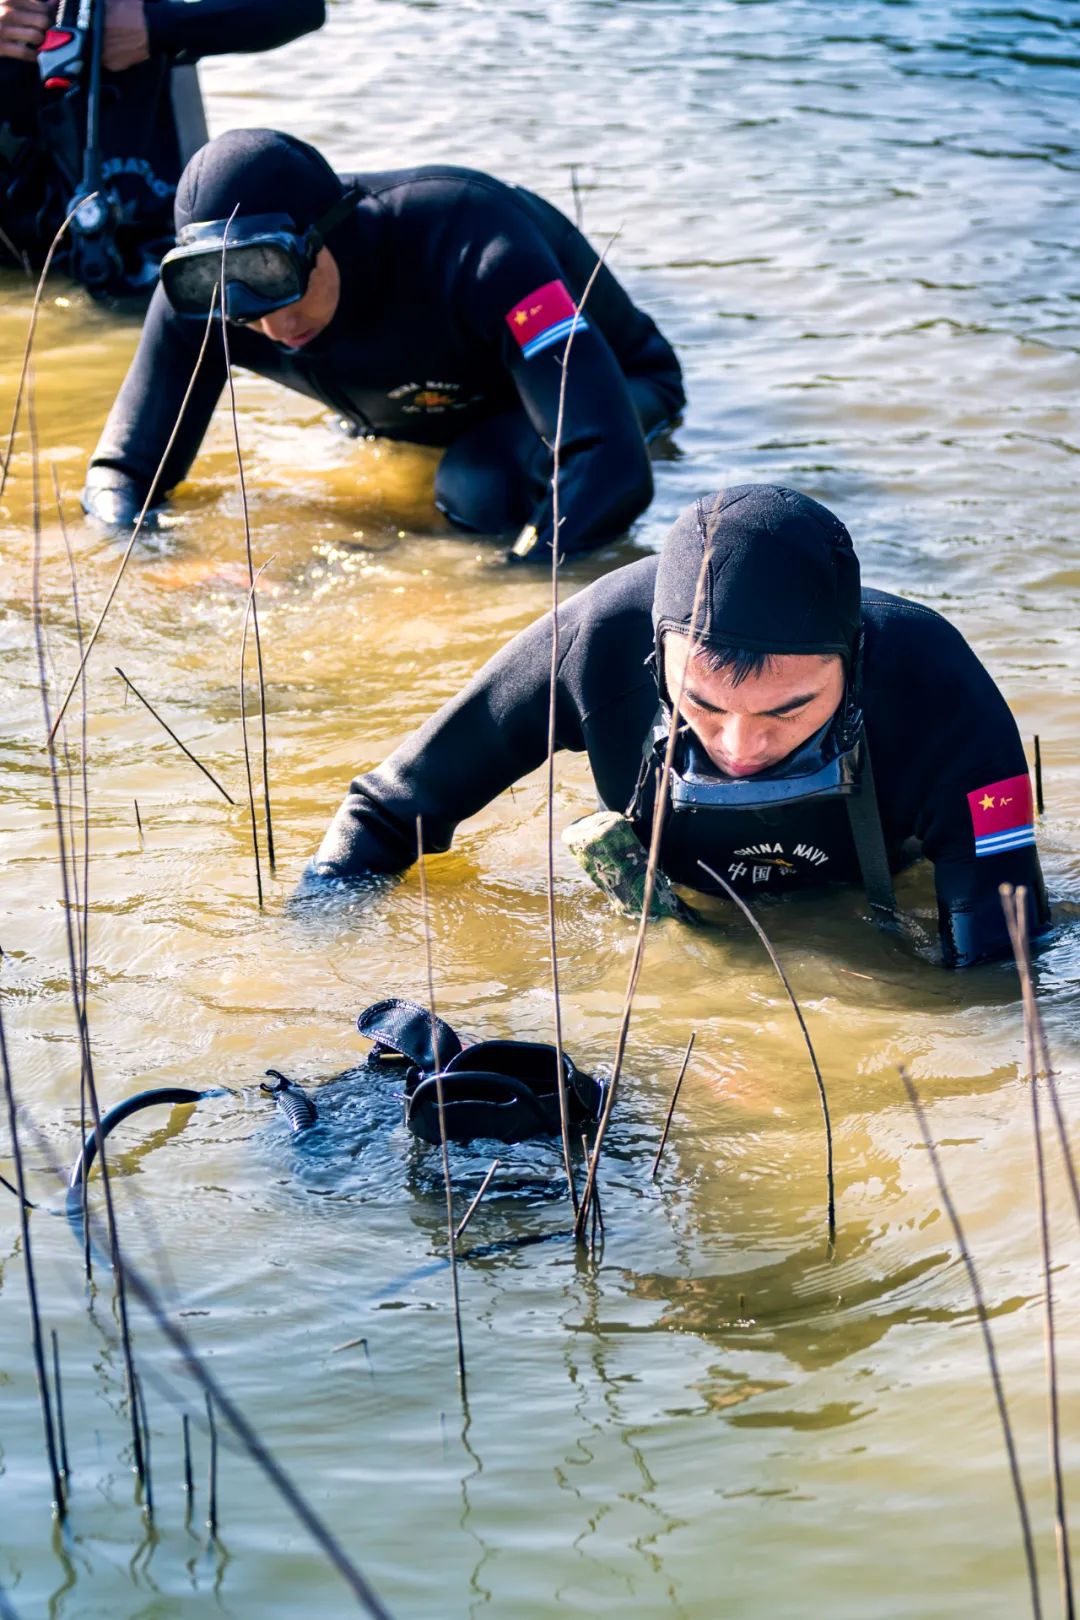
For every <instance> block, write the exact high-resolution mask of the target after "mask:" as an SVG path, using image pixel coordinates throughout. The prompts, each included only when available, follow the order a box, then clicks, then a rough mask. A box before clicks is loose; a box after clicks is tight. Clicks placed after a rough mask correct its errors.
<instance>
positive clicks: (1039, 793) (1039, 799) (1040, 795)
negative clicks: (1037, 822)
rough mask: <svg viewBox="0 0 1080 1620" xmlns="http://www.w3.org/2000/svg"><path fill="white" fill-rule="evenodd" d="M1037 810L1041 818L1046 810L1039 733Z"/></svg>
mask: <svg viewBox="0 0 1080 1620" xmlns="http://www.w3.org/2000/svg"><path fill="white" fill-rule="evenodd" d="M1035 808H1036V810H1037V811H1038V812H1039V814H1040V816H1041V815H1042V813H1043V811H1044V810H1045V809H1046V804H1045V802H1044V800H1043V774H1042V745H1041V744H1040V742H1039V733H1038V732H1036V733H1035Z"/></svg>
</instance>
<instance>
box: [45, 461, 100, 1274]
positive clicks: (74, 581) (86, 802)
mask: <svg viewBox="0 0 1080 1620" xmlns="http://www.w3.org/2000/svg"><path fill="white" fill-rule="evenodd" d="M49 471H50V473H51V474H52V485H53V497H54V499H55V501H56V516H57V519H58V521H59V524H60V533H61V536H62V537H63V541H64V551H65V552H66V554H67V561H68V572H69V574H70V575H71V605H72V611H73V613H74V616H75V638H76V642H77V645H78V648H79V659H80V662H81V660H82V653H83V631H82V613H81V611H80V608H79V578H78V573H77V571H76V568H75V554H74V552H73V551H72V549H71V539H70V536H69V535H68V530H67V524H66V523H65V521H64V503H63V501H62V500H61V497H60V481H59V479H58V478H57V475H56V465H55V463H50V466H49ZM79 727H80V746H81V758H80V774H81V777H82V812H83V827H82V837H83V848H82V855H83V873H82V906H81V914H82V920H81V926H80V928H79V930H78V933H79V941H78V944H79V968H80V1001H81V1003H82V1010H83V1016H84V1017H85V1016H86V994H87V980H88V978H89V973H90V781H89V776H88V750H87V704H86V672H85V670H84V671H83V673H82V675H81V677H80V680H79ZM64 735H65V753H66V747H67V745H66V728H65V732H64ZM69 781H70V778H69ZM68 821H69V825H70V828H71V833H70V836H71V872H72V887H73V889H74V891H75V905H76V911H78V910H79V880H78V863H77V861H76V858H75V826H74V817H73V815H72V812H71V804H70V793H69V803H68ZM86 1119H87V1097H86V1068H85V1065H80V1069H79V1141H80V1143H82V1142H85V1141H86ZM86 1199H87V1186H86V1179H85V1177H84V1178H83V1187H82V1204H83V1270H84V1272H85V1274H86V1278H87V1281H89V1279H90V1276H91V1267H92V1262H91V1257H90V1234H89V1231H88V1229H87V1226H86Z"/></svg>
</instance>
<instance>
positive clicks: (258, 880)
mask: <svg viewBox="0 0 1080 1620" xmlns="http://www.w3.org/2000/svg"><path fill="white" fill-rule="evenodd" d="M272 561H273V559H272V558H271V557H268V558H267V559H266V562H264V563H263V565H262V568H260V569H259V572H258V573H257V574H256V575H255V577H254V579H253V580H252V581H251V586H250V588H249V590H248V595H247V601H246V603H245V604H244V629H243V633H242V635H241V637H240V730H241V732H242V733H243V738H244V772H245V775H246V777H247V791H248V811H249V812H250V815H251V848H252V852H253V853H254V856H255V892H256V893H257V895H258V897H259V910H260V911H261V910H262V907H263V884H262V863H261V861H260V860H259V827H258V823H257V821H256V819H255V788H254V784H253V782H252V777H251V745H250V744H249V742H248V728H247V698H246V697H245V695H244V664H245V662H246V660H247V633H248V617H249V615H250V613H251V609H252V605H253V603H254V601H255V591H256V588H257V586H258V583H259V580H260V578H261V577H262V572H263V568H267V567H269V565H270V563H271V562H272Z"/></svg>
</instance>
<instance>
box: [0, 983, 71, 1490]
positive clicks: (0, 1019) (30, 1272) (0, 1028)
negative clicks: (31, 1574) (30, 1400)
mask: <svg viewBox="0 0 1080 1620" xmlns="http://www.w3.org/2000/svg"><path fill="white" fill-rule="evenodd" d="M0 1065H2V1067H3V1071H4V1095H5V1097H6V1099H7V1114H8V1130H9V1131H10V1132H11V1156H12V1159H13V1160H14V1161H15V1181H16V1185H17V1188H18V1194H19V1233H20V1236H21V1238H22V1251H23V1264H24V1265H25V1267H26V1296H27V1300H28V1301H29V1305H30V1344H31V1348H32V1350H33V1354H34V1373H35V1376H36V1378H37V1386H38V1399H39V1400H40V1402H41V1422H42V1427H43V1428H44V1430H45V1453H46V1456H47V1457H48V1459H49V1474H50V1476H51V1477H52V1491H53V1508H54V1509H55V1511H56V1513H57V1514H58V1516H59V1517H60V1518H61V1519H62V1518H64V1516H65V1515H66V1513H67V1495H66V1493H65V1491H64V1481H63V1477H62V1475H61V1471H60V1460H59V1457H58V1455H57V1449H56V1430H55V1427H54V1425H53V1409H52V1401H51V1400H50V1398H49V1380H48V1375H47V1374H46V1371H45V1348H44V1343H43V1340H42V1334H41V1308H40V1306H39V1304H38V1290H37V1275H36V1273H35V1271H34V1251H33V1247H32V1245H31V1242H30V1221H29V1218H28V1210H27V1200H26V1173H25V1170H24V1168H23V1158H22V1147H21V1145H20V1143H19V1122H18V1112H17V1110H16V1107H15V1087H14V1084H13V1082H12V1079H11V1068H10V1065H9V1063H8V1050H7V1036H6V1034H5V1032H4V1014H3V1008H2V1006H0Z"/></svg>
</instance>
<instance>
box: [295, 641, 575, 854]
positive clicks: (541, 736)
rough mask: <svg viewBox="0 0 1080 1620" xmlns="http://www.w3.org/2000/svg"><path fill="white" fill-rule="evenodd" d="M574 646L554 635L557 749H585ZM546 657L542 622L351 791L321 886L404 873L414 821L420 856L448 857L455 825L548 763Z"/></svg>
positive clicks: (333, 829) (331, 833)
mask: <svg viewBox="0 0 1080 1620" xmlns="http://www.w3.org/2000/svg"><path fill="white" fill-rule="evenodd" d="M571 641H572V633H571V634H568V633H567V632H566V630H565V629H564V628H563V627H562V626H560V678H559V681H558V684H557V688H556V711H555V738H556V747H557V748H560V749H561V748H569V749H575V750H581V749H583V748H584V747H585V742H584V738H583V736H582V731H581V723H580V720H579V718H578V710H577V705H576V704H575V702H574V701H573V698H572V695H571V693H570V692H569V690H568V688H567V684H566V683H565V681H564V680H563V679H562V668H563V666H564V665H565V663H566V658H567V648H568V646H569V644H570V642H571ZM564 642H565V643H566V645H564V644H563V643H564ZM550 658H551V620H550V617H546V618H543V619H541V620H539V621H538V622H537V623H536V624H533V625H530V626H529V628H528V629H527V630H523V631H522V632H521V634H520V635H518V636H515V637H514V638H513V640H512V641H510V642H509V643H508V644H507V645H506V646H505V647H504V648H503V649H502V651H501V652H499V653H497V654H496V655H495V657H494V658H493V659H491V661H490V662H489V663H487V664H486V665H485V666H484V668H483V669H482V670H480V672H479V674H477V675H476V676H474V678H473V679H472V680H471V681H470V682H469V684H468V686H466V687H465V688H464V690H463V691H462V692H460V693H459V694H458V695H457V696H456V697H454V698H452V699H451V700H450V702H449V703H447V704H445V705H444V707H443V708H442V709H440V710H439V712H438V713H437V714H436V715H435V716H434V717H433V718H432V719H430V720H429V721H428V722H427V723H426V724H425V725H424V726H422V727H421V728H420V730H419V731H417V732H416V733H414V735H413V736H412V737H410V738H409V739H408V741H406V742H404V743H403V744H402V745H401V747H400V748H398V749H396V750H395V752H394V753H393V754H391V755H390V757H389V759H387V760H386V761H385V762H384V763H383V764H382V765H380V766H379V767H378V769H377V770H374V771H369V772H368V773H367V774H366V775H364V776H360V777H358V778H357V779H356V780H355V781H354V782H353V783H352V784H351V785H350V788H349V792H348V796H347V797H346V799H345V800H344V802H343V803H342V805H341V807H340V809H339V810H338V812H337V815H336V816H335V817H334V820H333V821H332V822H331V824H330V826H329V828H328V830H327V833H326V836H325V838H324V839H323V841H322V844H321V846H320V848H319V852H318V854H317V855H316V857H315V861H314V863H313V864H314V870H315V871H316V872H317V873H318V874H320V875H321V876H324V877H355V876H360V875H362V874H364V873H367V872H399V871H401V870H402V869H403V868H404V867H406V866H409V865H410V864H411V863H412V862H413V861H414V860H415V859H416V818H417V816H420V817H422V818H423V836H424V850H425V853H438V852H441V851H443V850H447V849H449V848H450V844H451V842H452V840H453V836H454V831H455V829H456V827H457V825H458V823H459V822H461V821H464V820H465V819H466V818H467V817H468V816H472V815H475V814H476V813H477V811H479V810H482V809H483V807H484V806H485V805H486V804H490V802H491V801H492V799H494V798H496V797H497V796H498V795H499V794H500V793H502V792H503V791H504V790H505V789H506V788H508V787H509V786H510V785H511V783H513V782H516V781H517V780H518V779H519V778H520V777H522V776H526V775H528V773H529V772H530V771H533V770H535V769H536V768H537V766H539V765H541V764H542V763H543V761H544V759H545V758H546V756H547V731H548V692H549V676H550Z"/></svg>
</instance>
